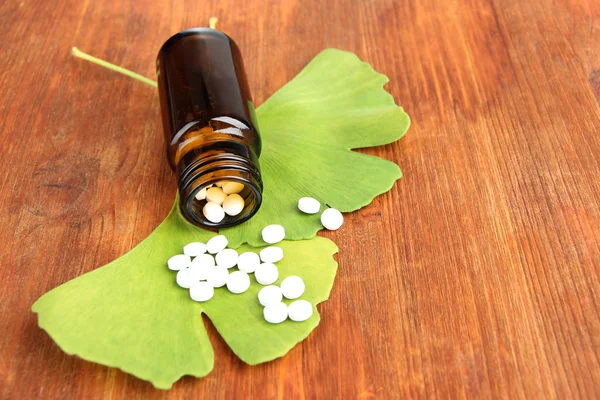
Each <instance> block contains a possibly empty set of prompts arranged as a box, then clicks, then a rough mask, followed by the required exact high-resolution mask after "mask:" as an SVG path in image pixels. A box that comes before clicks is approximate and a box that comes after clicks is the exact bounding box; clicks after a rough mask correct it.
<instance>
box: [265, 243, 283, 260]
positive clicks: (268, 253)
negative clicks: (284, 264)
mask: <svg viewBox="0 0 600 400" xmlns="http://www.w3.org/2000/svg"><path fill="white" fill-rule="evenodd" d="M260 259H261V260H262V262H266V263H276V262H277V261H281V260H282V259H283V249H282V248H281V247H277V246H269V247H265V248H264V249H262V250H261V251H260Z"/></svg>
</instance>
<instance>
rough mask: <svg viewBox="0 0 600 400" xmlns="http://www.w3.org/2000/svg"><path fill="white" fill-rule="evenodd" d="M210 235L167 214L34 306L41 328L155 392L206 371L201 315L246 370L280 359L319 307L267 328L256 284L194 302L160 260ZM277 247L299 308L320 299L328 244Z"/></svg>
mask: <svg viewBox="0 0 600 400" xmlns="http://www.w3.org/2000/svg"><path fill="white" fill-rule="evenodd" d="M214 235H215V234H214V233H212V232H209V231H205V230H202V229H199V228H197V227H195V226H193V225H191V224H190V223H188V222H187V221H186V220H185V219H184V218H183V217H182V216H181V214H180V212H179V209H178V207H177V206H174V207H173V209H172V210H171V213H170V214H169V216H168V217H167V218H166V219H165V220H164V221H163V223H162V224H160V225H159V227H158V228H156V229H155V230H154V232H152V233H151V234H150V236H148V237H147V238H146V239H145V240H144V241H142V242H141V243H140V244H139V245H138V246H136V247H135V248H134V249H133V250H131V251H130V252H129V253H127V254H125V255H124V256H122V257H120V258H119V259H117V260H115V261H113V262H112V263H110V264H108V265H106V266H104V267H102V268H99V269H97V270H95V271H92V272H90V273H87V274H85V275H82V276H80V277H78V278H76V279H73V280H72V281H69V282H67V283H65V284H63V285H61V286H59V287H57V288H55V289H53V290H51V291H50V292H48V293H46V294H45V295H44V296H42V297H41V298H40V299H39V300H38V301H37V302H36V303H35V304H34V305H33V311H34V312H36V313H38V322H39V326H40V327H41V328H42V329H44V330H46V331H47V332H48V334H49V335H50V336H51V337H52V339H54V341H55V342H56V343H57V344H58V345H59V346H60V348H61V349H62V350H63V351H65V352H66V353H67V354H74V355H77V356H79V357H81V358H84V359H86V360H89V361H94V362H97V363H100V364H103V365H107V366H111V367H117V368H120V369H121V370H123V371H125V372H128V373H131V374H133V375H135V376H137V377H139V378H141V379H144V380H148V381H150V382H152V384H153V385H154V386H155V387H157V388H160V389H168V388H170V387H171V385H172V384H173V383H174V382H175V381H177V380H178V379H179V378H180V377H182V376H183V375H192V376H196V377H202V376H205V375H207V374H208V373H209V372H210V371H211V370H212V368H213V363H214V359H213V350H212V347H211V344H210V342H209V340H208V336H207V334H206V330H205V328H204V325H203V323H202V317H201V313H205V314H206V315H208V317H209V318H210V319H211V321H212V323H213V324H214V325H215V327H216V328H217V330H218V331H219V333H220V335H221V336H222V337H223V339H225V341H226V342H227V344H228V345H229V347H230V348H231V349H232V350H233V352H234V353H235V354H236V355H237V356H238V357H240V358H241V359H242V360H243V361H245V362H246V363H248V364H258V363H261V362H265V361H270V360H273V359H275V358H278V357H281V356H283V355H284V354H285V353H287V352H288V351H289V350H290V349H291V348H292V347H293V346H294V345H295V344H296V343H298V342H300V341H301V340H303V339H304V338H305V337H306V336H308V334H309V333H310V332H311V331H312V330H313V329H314V328H315V327H316V326H317V325H318V323H319V314H318V313H317V311H316V308H314V310H313V311H314V313H313V316H312V317H311V318H310V319H309V320H307V321H305V322H292V321H286V322H285V323H282V324H279V325H271V324H269V323H267V322H266V321H265V320H264V318H263V316H262V310H263V308H262V307H261V306H260V304H259V303H258V296H257V294H258V291H259V290H260V288H262V286H261V285H259V284H258V283H256V281H255V280H254V278H251V281H252V284H251V286H250V289H249V290H248V291H246V292H245V293H243V294H239V295H234V294H232V293H230V292H229V291H228V290H227V289H225V288H220V289H216V290H215V296H214V297H213V298H212V299H211V300H210V301H208V302H206V303H196V302H194V301H192V300H191V299H190V297H189V294H188V291H187V290H185V289H182V288H180V287H178V286H177V284H176V283H175V275H176V273H175V272H174V271H170V270H169V269H167V267H166V260H167V259H168V258H169V257H171V256H172V255H175V254H178V253H180V252H181V248H182V247H183V246H184V245H185V244H187V243H189V242H192V241H206V240H208V239H209V238H210V237H211V236H214ZM279 246H280V247H281V248H282V249H283V251H284V253H285V258H284V259H283V260H282V261H280V262H278V263H277V267H278V269H279V274H280V279H279V281H278V282H280V281H281V278H283V277H286V276H290V275H298V276H300V277H302V278H303V279H304V281H305V282H306V283H307V287H306V292H305V294H304V295H303V296H302V298H303V299H306V300H308V301H310V302H311V303H312V304H314V305H316V304H318V303H320V302H322V301H324V300H326V299H327V297H328V296H329V291H330V290H331V287H332V285H333V279H334V277H335V273H336V269H337V263H336V262H335V261H334V260H333V258H332V255H333V254H334V253H335V252H337V247H336V246H335V244H334V243H333V242H332V241H330V240H328V239H324V238H320V237H319V238H314V239H312V240H303V241H294V242H292V241H284V242H282V243H280V244H279ZM253 250H255V251H257V250H256V249H253V248H251V247H250V246H242V247H240V248H238V251H239V252H243V251H253Z"/></svg>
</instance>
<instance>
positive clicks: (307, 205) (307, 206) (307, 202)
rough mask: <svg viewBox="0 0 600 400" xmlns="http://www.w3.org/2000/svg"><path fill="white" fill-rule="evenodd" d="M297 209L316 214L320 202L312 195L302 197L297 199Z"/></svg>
mask: <svg viewBox="0 0 600 400" xmlns="http://www.w3.org/2000/svg"><path fill="white" fill-rule="evenodd" d="M298 209H300V211H302V212H303V213H305V214H316V213H318V212H319V210H321V203H319V200H317V199H313V198H312V197H302V198H301V199H300V200H298Z"/></svg>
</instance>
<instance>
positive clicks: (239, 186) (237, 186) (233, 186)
mask: <svg viewBox="0 0 600 400" xmlns="http://www.w3.org/2000/svg"><path fill="white" fill-rule="evenodd" d="M222 187H223V192H225V194H234V193H239V192H241V191H242V190H244V184H243V183H239V182H233V181H229V182H227V183H225V184H224V185H223V186H222Z"/></svg>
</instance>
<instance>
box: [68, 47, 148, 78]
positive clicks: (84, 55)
mask: <svg viewBox="0 0 600 400" xmlns="http://www.w3.org/2000/svg"><path fill="white" fill-rule="evenodd" d="M71 54H73V55H74V56H75V57H78V58H82V59H84V60H86V61H89V62H91V63H94V64H96V65H100V66H101V67H104V68H108V69H110V70H111V71H115V72H118V73H120V74H123V75H125V76H128V77H130V78H133V79H135V80H137V81H140V82H143V83H145V84H147V85H150V86H154V87H157V84H156V82H155V81H153V80H152V79H148V78H146V77H145V76H142V75H140V74H138V73H135V72H133V71H130V70H128V69H126V68H123V67H119V66H118V65H115V64H112V63H109V62H108V61H104V60H101V59H99V58H97V57H94V56H91V55H89V54H87V53H84V52H83V51H81V50H79V49H78V48H77V47H73V48H72V49H71Z"/></svg>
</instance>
